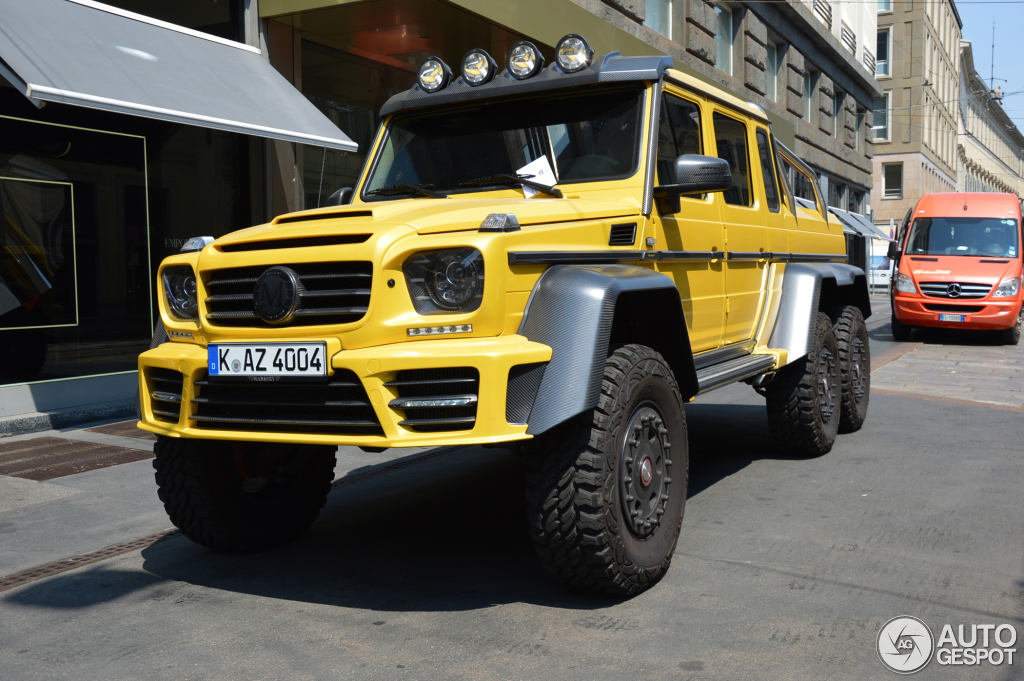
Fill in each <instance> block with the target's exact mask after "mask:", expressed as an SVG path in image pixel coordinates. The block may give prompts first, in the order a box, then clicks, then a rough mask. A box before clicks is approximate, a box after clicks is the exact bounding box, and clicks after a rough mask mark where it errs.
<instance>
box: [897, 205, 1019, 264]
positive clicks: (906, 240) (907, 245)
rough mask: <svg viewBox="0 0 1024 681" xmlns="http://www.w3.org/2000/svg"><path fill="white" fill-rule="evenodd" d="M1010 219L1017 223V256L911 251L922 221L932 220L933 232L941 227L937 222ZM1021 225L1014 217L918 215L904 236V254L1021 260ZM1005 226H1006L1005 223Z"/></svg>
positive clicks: (920, 256) (912, 220)
mask: <svg viewBox="0 0 1024 681" xmlns="http://www.w3.org/2000/svg"><path fill="white" fill-rule="evenodd" d="M1008 219H1009V220H1012V221H1013V222H1015V223H1017V224H1016V226H1015V230H1014V234H1015V236H1016V237H1017V243H1016V245H1015V249H1016V251H1017V253H1016V254H1015V255H990V254H986V253H916V252H912V251H911V250H910V239H911V237H912V236H914V230H915V229H916V228H917V226H918V223H919V221H921V220H930V221H932V222H931V224H929V225H928V229H929V230H931V229H932V227H935V226H939V225H936V224H935V222H934V221H935V220H977V221H983V220H984V221H987V220H992V221H993V222H995V221H999V222H1003V221H1004V220H1008ZM1021 223H1022V221H1021V220H1019V219H1018V218H1016V217H1014V218H1004V217H1002V216H994V215H993V216H961V215H917V216H914V217H913V218H912V219H911V221H910V224H909V225H908V226H907V231H906V233H905V235H904V238H903V244H902V246H903V248H902V253H903V255H906V256H909V257H912V258H954V257H955V258H987V259H998V260H1020V259H1021V257H1022V256H1024V253H1022V251H1024V248H1022V247H1021V245H1022V234H1021ZM1004 225H1005V223H1004Z"/></svg>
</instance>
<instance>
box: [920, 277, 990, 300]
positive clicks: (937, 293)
mask: <svg viewBox="0 0 1024 681" xmlns="http://www.w3.org/2000/svg"><path fill="white" fill-rule="evenodd" d="M952 285H953V284H952V283H950V282H945V281H926V282H923V283H922V284H921V293H923V294H925V295H926V296H930V297H932V298H955V299H960V298H984V297H985V296H987V295H988V292H989V291H991V290H992V287H991V286H989V285H988V284H961V283H959V282H957V285H958V286H959V287H960V295H959V296H951V295H949V287H950V286H952Z"/></svg>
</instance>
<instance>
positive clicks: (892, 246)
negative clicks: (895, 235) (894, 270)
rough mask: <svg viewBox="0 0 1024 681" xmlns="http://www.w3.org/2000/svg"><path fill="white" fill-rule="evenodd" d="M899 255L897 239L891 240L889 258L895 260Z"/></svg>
mask: <svg viewBox="0 0 1024 681" xmlns="http://www.w3.org/2000/svg"><path fill="white" fill-rule="evenodd" d="M897 255H898V252H897V250H896V242H895V241H890V242H889V253H888V256H889V260H895V259H896V256H897Z"/></svg>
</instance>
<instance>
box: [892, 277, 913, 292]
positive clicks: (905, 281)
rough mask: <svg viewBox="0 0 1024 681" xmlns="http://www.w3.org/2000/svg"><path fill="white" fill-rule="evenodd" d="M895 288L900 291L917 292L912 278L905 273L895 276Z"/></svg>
mask: <svg viewBox="0 0 1024 681" xmlns="http://www.w3.org/2000/svg"><path fill="white" fill-rule="evenodd" d="M896 290H897V291H900V292H901V293H917V287H916V286H914V280H913V279H911V278H910V277H908V276H907V275H905V274H901V275H900V276H899V277H897V278H896Z"/></svg>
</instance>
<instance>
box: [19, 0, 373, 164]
mask: <svg viewBox="0 0 1024 681" xmlns="http://www.w3.org/2000/svg"><path fill="white" fill-rule="evenodd" d="M0 60H2V61H0V75H2V76H3V77H5V78H6V79H7V80H9V81H10V82H11V84H12V85H14V86H15V87H17V88H18V89H20V90H21V91H22V93H23V94H24V95H25V96H26V97H28V98H29V99H30V100H32V101H33V102H34V103H35V104H36V105H37V106H38V105H39V102H40V101H47V102H60V103H62V104H74V105H77V106H84V107H89V108H92V109H103V110H106V111H115V112H117V113H123V114H129V115H134V116H144V117H147V118H157V119H160V120H165V121H172V122H174V123H184V124H186V125H197V126H200V127H204V128H215V129H218V130H228V131H231V132H237V133H242V134H246V135H256V136H259V137H269V138H272V139H280V140H287V141H289V142H298V143H301V144H312V145H316V146H320V147H329V148H333V149H339V150H342V151H356V149H357V146H356V144H355V143H354V142H353V141H352V140H351V139H349V138H348V137H347V136H346V135H345V134H344V133H343V132H341V131H340V130H338V128H337V127H336V126H335V125H334V124H333V123H331V121H330V120H329V119H328V118H327V117H326V116H324V115H323V114H322V113H321V112H320V111H319V110H318V109H317V108H316V107H315V106H313V104H312V103H311V102H310V101H309V100H308V99H306V98H305V97H304V96H302V94H301V93H300V92H299V91H298V90H296V89H295V88H294V87H293V86H292V85H291V83H289V82H288V81H287V80H285V79H284V77H283V76H281V74H279V73H278V72H277V71H276V70H275V69H274V67H272V66H271V65H270V63H269V62H267V60H265V59H264V58H263V56H262V55H261V54H260V51H259V50H258V49H256V48H254V47H251V46H249V45H243V44H241V43H237V42H234V41H231V40H225V39H223V38H218V37H216V36H212V35H208V34H205V33H201V32H199V31H194V30H191V29H187V28H183V27H181V26H176V25H174V24H168V23H166V22H162V21H158V20H156V19H150V18H149V17H144V16H141V15H138V14H134V13H132V12H127V11H124V10H121V9H117V8H114V7H110V6H108V5H103V4H100V3H98V2H92V1H91V0H31V2H26V0H0Z"/></svg>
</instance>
